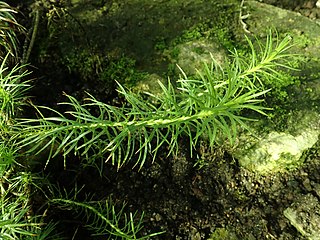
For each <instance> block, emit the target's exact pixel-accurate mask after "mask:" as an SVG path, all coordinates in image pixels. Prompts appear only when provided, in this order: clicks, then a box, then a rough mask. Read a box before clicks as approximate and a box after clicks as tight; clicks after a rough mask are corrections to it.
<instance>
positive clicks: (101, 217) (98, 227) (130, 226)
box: [50, 197, 161, 240]
mask: <svg viewBox="0 0 320 240" xmlns="http://www.w3.org/2000/svg"><path fill="white" fill-rule="evenodd" d="M50 202H51V203H52V204H58V205H59V206H60V207H65V208H67V209H69V210H70V209H72V211H73V212H74V213H75V214H77V215H82V216H83V217H84V218H85V219H84V222H85V223H86V227H87V228H88V229H89V230H90V231H91V232H93V234H92V236H103V237H107V238H106V239H130V240H131V239H132V240H133V239H140V240H142V239H150V238H151V237H153V236H156V235H159V234H161V232H158V233H154V234H149V235H146V236H143V237H138V235H139V233H140V231H141V230H142V228H143V226H142V223H143V217H144V216H143V213H142V215H141V216H140V217H138V216H137V212H135V213H129V214H126V213H124V208H125V206H126V205H125V204H123V205H122V206H121V207H120V209H117V208H116V204H115V203H113V202H112V200H111V198H108V199H107V200H104V201H88V202H78V201H75V200H71V199H67V198H66V197H63V198H59V199H58V198H56V199H52V200H51V201H50Z"/></svg>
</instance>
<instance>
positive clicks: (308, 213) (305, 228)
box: [284, 194, 320, 240]
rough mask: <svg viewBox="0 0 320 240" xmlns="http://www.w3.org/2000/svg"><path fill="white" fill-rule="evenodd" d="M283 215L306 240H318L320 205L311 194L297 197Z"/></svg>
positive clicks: (319, 235)
mask: <svg viewBox="0 0 320 240" xmlns="http://www.w3.org/2000/svg"><path fill="white" fill-rule="evenodd" d="M284 215H285V216H286V218H288V219H289V221H290V223H291V224H292V225H293V226H294V227H295V228H296V229H297V230H298V231H299V232H300V233H301V234H302V235H303V236H305V237H306V238H307V239H309V240H320V205H319V201H318V199H317V198H316V197H314V196H313V195H311V194H308V195H306V196H302V197H299V198H298V199H297V200H296V201H295V202H294V203H293V204H292V205H291V206H290V207H289V208H287V209H286V210H285V211H284Z"/></svg>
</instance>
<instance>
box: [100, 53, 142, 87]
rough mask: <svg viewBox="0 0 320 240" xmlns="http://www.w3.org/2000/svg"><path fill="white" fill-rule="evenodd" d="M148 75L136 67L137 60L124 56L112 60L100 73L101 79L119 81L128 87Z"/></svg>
mask: <svg viewBox="0 0 320 240" xmlns="http://www.w3.org/2000/svg"><path fill="white" fill-rule="evenodd" d="M146 76H147V73H145V72H140V71H138V70H137V69H136V60H134V59H132V58H129V57H125V56H123V57H121V58H119V59H115V60H113V61H111V62H110V63H109V64H108V66H107V67H105V68H104V69H103V70H102V71H101V73H100V74H99V80H100V81H103V82H105V81H107V82H109V81H117V82H119V83H121V84H122V85H125V86H126V87H133V86H135V85H136V83H137V82H138V81H141V80H143V79H144V78H145V77H146Z"/></svg>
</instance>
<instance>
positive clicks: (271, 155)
mask: <svg viewBox="0 0 320 240" xmlns="http://www.w3.org/2000/svg"><path fill="white" fill-rule="evenodd" d="M310 120H311V121H310ZM288 123H290V125H289V126H291V127H289V128H288V131H287V132H276V131H271V132H269V133H265V134H263V133H262V132H260V133H257V134H256V135H257V136H258V137H253V136H252V135H250V134H246V133H245V134H243V135H242V136H240V137H239V142H240V143H239V145H238V146H237V149H236V150H235V152H234V156H235V157H236V158H237V159H238V161H239V164H240V165H241V166H242V167H245V168H247V169H249V170H251V171H254V172H257V173H259V174H262V175H267V174H270V173H275V172H284V171H287V170H289V169H295V168H297V167H299V166H300V165H301V164H302V163H303V159H301V156H302V154H303V152H304V151H305V150H307V149H309V148H311V147H312V146H313V145H314V144H315V143H316V142H317V141H318V136H319V135H320V116H319V114H317V113H315V112H312V111H310V112H309V111H297V112H296V113H294V114H293V117H291V118H288ZM292 126H294V127H292Z"/></svg>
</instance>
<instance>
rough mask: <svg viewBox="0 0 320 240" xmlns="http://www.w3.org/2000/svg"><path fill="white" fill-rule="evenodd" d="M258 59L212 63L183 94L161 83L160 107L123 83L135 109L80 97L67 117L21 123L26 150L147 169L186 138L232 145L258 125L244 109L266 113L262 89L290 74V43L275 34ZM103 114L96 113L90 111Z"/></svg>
mask: <svg viewBox="0 0 320 240" xmlns="http://www.w3.org/2000/svg"><path fill="white" fill-rule="evenodd" d="M247 40H248V44H249V46H250V47H251V57H250V58H249V59H243V58H241V57H240V56H239V55H238V54H237V52H236V51H235V52H234V53H233V61H231V62H230V64H229V65H228V66H226V67H225V68H224V69H222V67H221V66H220V65H218V64H217V63H216V62H215V60H214V59H213V60H212V64H211V65H210V66H208V65H205V66H204V69H203V70H202V71H199V72H198V75H197V76H196V78H193V79H189V78H188V77H187V76H186V75H185V74H184V73H183V71H182V75H183V78H181V79H180V80H179V81H178V82H177V84H178V86H177V89H175V88H174V86H173V85H172V84H171V82H170V81H169V82H168V85H167V86H165V85H163V84H162V83H160V82H159V85H160V87H161V88H162V91H163V94H162V95H161V96H154V95H152V94H150V93H147V94H148V95H149V97H151V98H154V99H155V101H151V102H157V104H153V103H151V102H146V101H145V100H144V99H143V97H142V96H140V95H136V94H134V93H132V92H130V91H128V90H126V89H125V88H123V87H122V86H121V85H120V84H119V93H120V94H121V95H122V96H123V97H124V98H125V99H126V101H127V106H123V107H115V106H110V105H108V104H105V103H102V102H99V101H97V100H96V99H95V98H94V97H92V96H90V95H89V98H88V99H87V103H84V104H80V103H79V102H78V101H77V100H76V99H75V98H73V97H72V96H67V97H68V100H69V102H65V103H62V104H64V105H67V106H68V109H71V110H69V111H67V112H66V113H64V114H63V113H59V112H57V111H54V110H52V109H50V110H51V111H53V113H54V114H55V115H56V116H54V117H45V116H43V115H42V113H41V108H43V109H48V108H46V107H40V108H38V112H39V114H40V116H41V118H39V119H24V120H21V121H20V122H19V123H18V124H17V125H16V128H17V132H19V134H18V135H17V136H16V138H19V143H18V147H20V148H25V147H29V150H28V152H29V153H32V154H37V153H40V152H42V151H43V150H45V149H47V148H48V149H49V157H48V160H50V159H51V158H52V157H55V156H57V155H59V154H62V155H63V156H65V157H66V156H67V155H68V154H70V153H74V154H79V155H81V156H82V158H83V159H86V160H87V161H88V163H89V164H90V163H92V164H93V163H94V162H95V159H97V158H104V157H105V156H106V155H107V156H106V159H107V160H109V159H110V160H111V161H112V163H113V164H115V165H117V166H118V167H121V166H122V165H123V164H125V163H126V162H127V161H129V160H131V159H133V158H134V159H135V164H136V165H139V167H142V166H143V164H144V163H145V161H146V159H147V156H148V154H151V155H152V156H153V160H154V159H155V158H156V156H157V152H158V150H159V149H160V148H161V146H163V145H165V144H166V145H167V146H168V148H169V149H168V155H170V154H176V153H177V151H178V142H179V138H180V137H181V136H187V137H188V138H189V145H190V150H191V154H192V149H193V148H194V147H195V146H196V144H197V143H198V141H199V139H200V138H201V137H205V138H207V139H208V141H209V143H210V145H211V146H213V145H214V144H215V143H216V139H217V137H218V136H226V137H227V138H228V139H229V141H230V142H231V143H233V142H234V140H235V138H236V136H237V131H238V130H237V127H238V126H239V125H240V126H241V127H242V128H248V126H247V124H246V123H245V121H248V120H253V119H251V118H246V117H243V116H241V112H242V111H243V110H251V111H254V112H257V113H260V114H264V115H265V112H264V111H265V110H267V109H266V108H265V107H263V106H262V105H261V103H262V101H263V100H262V99H260V97H262V96H264V95H265V94H266V93H267V92H268V91H269V90H263V89H262V90H261V88H262V87H263V86H264V84H265V82H268V81H271V79H276V78H278V77H279V72H278V71H277V67H285V68H290V66H288V65H287V64H286V63H287V62H288V61H289V60H288V57H290V55H289V54H286V53H285V51H286V50H287V49H288V48H289V47H290V45H289V43H290V38H289V37H286V38H285V39H283V40H282V41H281V42H279V41H278V40H276V41H275V44H274V41H273V39H272V38H271V36H270V37H269V38H268V39H267V42H266V44H265V46H263V45H262V44H261V43H259V47H260V49H259V50H260V53H256V51H255V49H254V47H253V44H252V42H251V41H250V40H249V39H247ZM93 108H94V109H96V112H97V114H92V113H91V112H90V110H89V109H93Z"/></svg>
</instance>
